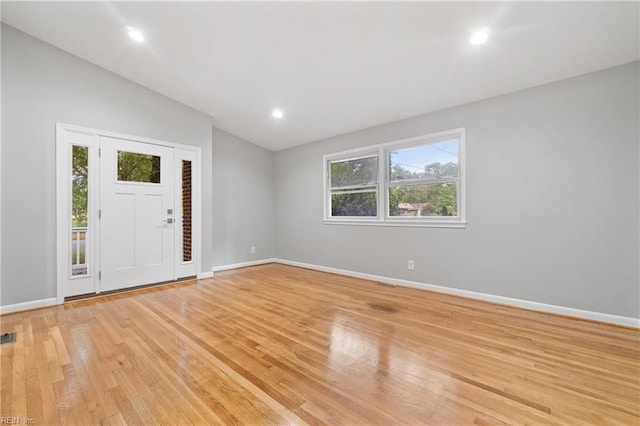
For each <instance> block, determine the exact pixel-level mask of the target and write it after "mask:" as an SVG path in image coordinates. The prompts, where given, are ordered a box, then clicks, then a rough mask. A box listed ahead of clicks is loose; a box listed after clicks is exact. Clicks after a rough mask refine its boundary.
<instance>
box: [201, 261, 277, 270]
mask: <svg viewBox="0 0 640 426" xmlns="http://www.w3.org/2000/svg"><path fill="white" fill-rule="evenodd" d="M274 262H278V263H284V261H280V259H274V258H271V259H260V260H253V261H251V262H242V263H232V264H230V265H221V266H214V267H213V268H211V272H213V273H215V272H220V271H226V270H228V269H238V268H246V267H247V266H257V265H264V264H265V263H274Z"/></svg>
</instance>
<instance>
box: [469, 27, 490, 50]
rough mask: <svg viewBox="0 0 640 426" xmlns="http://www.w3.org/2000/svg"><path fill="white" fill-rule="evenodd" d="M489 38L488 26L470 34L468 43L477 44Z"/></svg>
mask: <svg viewBox="0 0 640 426" xmlns="http://www.w3.org/2000/svg"><path fill="white" fill-rule="evenodd" d="M488 39H489V28H486V27H485V28H482V29H480V30H478V31H476V32H475V33H473V34H472V35H471V38H470V39H469V43H471V44H473V45H474V46H477V45H479V44H482V43H484V42H486V41H487V40H488Z"/></svg>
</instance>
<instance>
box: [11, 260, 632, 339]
mask: <svg viewBox="0 0 640 426" xmlns="http://www.w3.org/2000/svg"><path fill="white" fill-rule="evenodd" d="M267 263H280V264H283V265H289V266H297V267H299V268H306V269H313V270H316V271H322V272H329V273H332V274H339V275H345V276H349V277H355V278H362V279H365V280H371V281H381V282H385V283H389V284H394V285H399V286H403V287H411V288H417V289H421V290H429V291H434V292H437V293H444V294H451V295H455V296H462V297H468V298H471V299H477V300H483V301H487V302H493V303H499V304H502V305H509V306H515V307H518V308H524V309H530V310H533V311H539V312H546V313H551V314H558V315H565V316H569V317H575V318H581V319H588V320H593V321H601V322H606V323H610V324H617V325H622V326H626V327H634V328H640V319H639V318H631V317H623V316H619V315H611V314H605V313H602V312H593V311H585V310H582V309H574V308H568V307H565V306H558V305H548V304H546V303H539V302H531V301H528V300H522V299H513V298H510V297H503V296H496V295H493V294H486V293H479V292H475V291H469V290H461V289H457V288H449V287H442V286H438V285H433V284H425V283H420V282H415V281H408V280H401V279H397V278H389V277H383V276H380V275H373V274H365V273H362V272H355V271H348V270H345V269H337V268H331V267H328V266H320V265H313V264H310V263H303V262H296V261H292V260H285V259H278V258H271V259H261V260H255V261H251V262H243V263H234V264H230V265H221V266H214V267H213V268H211V272H203V273H201V274H198V276H197V278H198V279H199V280H200V279H205V278H212V277H213V276H214V273H215V272H219V271H226V270H229V269H237V268H245V267H248V266H257V265H264V264H267ZM56 304H57V300H56V298H55V297H52V298H49V299H41V300H34V301H31V302H24V303H16V304H15V305H7V306H0V314H8V313H12V312H19V311H26V310H29V309H37V308H44V307H48V306H54V305H56Z"/></svg>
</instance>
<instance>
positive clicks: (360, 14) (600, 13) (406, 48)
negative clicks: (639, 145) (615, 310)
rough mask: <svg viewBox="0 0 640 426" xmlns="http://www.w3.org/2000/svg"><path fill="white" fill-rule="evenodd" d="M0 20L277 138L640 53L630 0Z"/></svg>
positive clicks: (513, 86)
mask: <svg viewBox="0 0 640 426" xmlns="http://www.w3.org/2000/svg"><path fill="white" fill-rule="evenodd" d="M2 20H3V21H4V22H6V23H8V24H9V25H11V26H13V27H16V28H18V29H20V30H22V31H24V32H26V33H29V34H31V35H33V36H35V37H37V38H40V39H42V40H44V41H46V42H48V43H51V44H53V45H54V46H57V47H59V48H61V49H64V50H66V51H69V52H71V53H73V54H75V55H77V56H80V57H82V58H85V59H86V60H88V61H90V62H93V63H95V64H97V65H99V66H101V67H103V68H106V69H108V70H111V71H113V72H115V73H117V74H120V75H122V76H124V77H126V78H128V79H130V80H133V81H135V82H137V83H139V84H141V85H143V86H146V87H148V88H151V89H153V90H156V91H158V92H160V93H163V94H165V95H167V96H169V97H171V98H173V99H176V100H178V101H180V102H182V103H184V104H187V105H190V106H191V107H193V108H196V109H198V110H200V111H203V112H205V113H207V114H209V115H211V116H212V117H213V118H214V123H215V125H216V126H217V127H219V128H221V129H223V130H225V131H227V132H230V133H233V134H235V135H237V136H240V137H242V138H244V139H247V140H249V141H251V142H254V143H256V144H258V145H262V146H264V147H266V148H269V149H271V150H280V149H284V148H287V147H291V146H295V145H299V144H303V143H306V142H310V141H314V140H318V139H322V138H326V137H329V136H333V135H337V134H341V133H345V132H349V131H353V130H358V129H362V128H366V127H370V126H374V125H377V124H381V123H386V122H390V121H394V120H398V119H402V118H406V117H411V116H416V115H420V114H424V113H427V112H430V111H435V110H439V109H443V108H447V107H451V106H455V105H460V104H464V103H468V102H471V101H475V100H479V99H484V98H488V97H492V96H496V95H500V94H504V93H508V92H512V91H515V90H520V89H524V88H527V87H532V86H536V85H540V84H544V83H547V82H551V81H555V80H559V79H563V78H567V77H571V76H575V75H579V74H583V73H587V72H591V71H595V70H599V69H604V68H608V67H612V66H615V65H619V64H623V63H626V62H630V61H634V60H637V59H639V40H638V31H639V27H638V20H639V11H638V3H637V2H629V3H608V2H602V3H598V2H590V3H576V2H569V3H550V2H539V3H484V2H471V3H459V2H458V3H435V2H430V3H415V2H414V3H398V2H386V3H385V2H369V3H327V2H320V3H310V2H299V3H295V2H288V3H271V2H260V3H246V2H245V3H213V2H195V3H186V2H83V3H76V2H65V3H62V2H44V3H41V2H7V1H3V2H2ZM127 25H130V26H134V27H138V28H140V29H141V30H142V31H143V32H144V34H145V37H146V39H147V40H146V42H145V43H144V44H142V45H140V44H136V43H135V42H133V41H132V40H130V39H129V38H128V37H127V35H126V33H125V31H124V27H125V26H127ZM483 26H488V27H490V28H491V38H490V39H489V41H488V42H487V43H486V44H484V45H482V46H471V45H470V44H469V43H468V39H469V36H470V34H471V31H472V30H473V29H475V28H479V27H483ZM275 107H278V108H282V109H283V110H284V112H285V114H286V116H285V118H284V119H283V120H281V121H277V120H275V119H273V118H272V117H271V115H270V113H271V110H272V108H275Z"/></svg>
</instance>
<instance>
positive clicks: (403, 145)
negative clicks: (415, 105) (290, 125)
mask: <svg viewBox="0 0 640 426" xmlns="http://www.w3.org/2000/svg"><path fill="white" fill-rule="evenodd" d="M452 138H457V139H458V141H459V143H458V176H457V178H446V179H439V180H431V179H418V180H415V181H411V182H407V183H402V184H401V185H398V184H397V183H394V182H391V180H390V170H389V169H390V153H391V152H392V151H397V150H402V149H410V148H416V147H420V146H425V145H432V144H435V143H438V142H442V141H445V140H448V139H452ZM372 155H376V156H377V157H378V180H377V184H376V189H377V191H376V200H377V207H378V210H377V216H375V217H373V216H366V217H362V216H357V217H354V216H332V215H331V194H332V192H331V191H332V188H331V180H330V179H331V173H330V170H331V168H330V164H331V162H336V161H346V160H349V159H355V158H363V157H370V156H372ZM465 169H466V156H465V128H457V129H452V130H446V131H443V132H437V133H430V134H425V135H420V136H416V137H411V138H407V139H401V140H396V141H391V142H385V143H381V144H377V145H369V146H366V147H363V148H356V149H351V150H348V151H342V152H337V153H333V154H327V155H324V156H323V172H324V174H323V176H324V179H323V182H324V185H323V208H324V210H323V211H324V214H323V223H325V224H337V225H373V226H414V227H442V228H465V227H466V224H467V222H466V193H465V171H466V170H465ZM437 182H442V183H455V184H456V197H457V200H456V201H457V206H456V207H457V209H456V210H457V215H456V216H391V215H390V214H389V188H391V187H395V186H413V185H426V184H434V183H437Z"/></svg>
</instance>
